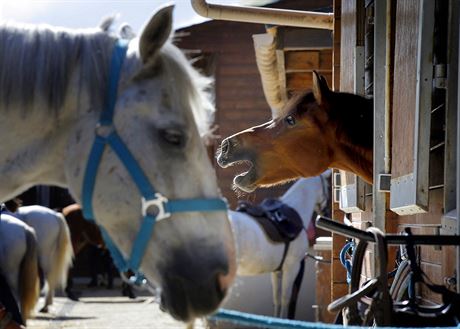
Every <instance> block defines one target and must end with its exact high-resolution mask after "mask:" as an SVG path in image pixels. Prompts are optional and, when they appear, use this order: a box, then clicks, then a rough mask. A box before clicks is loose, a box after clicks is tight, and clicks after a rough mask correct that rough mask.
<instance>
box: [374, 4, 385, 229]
mask: <svg viewBox="0 0 460 329" xmlns="http://www.w3.org/2000/svg"><path fill="white" fill-rule="evenodd" d="M387 2H388V0H379V1H375V3H374V10H375V11H374V13H375V14H374V185H373V187H372V190H373V191H372V206H373V217H374V226H375V227H378V228H379V229H381V230H382V231H383V232H385V212H386V202H385V193H384V192H381V191H380V189H379V177H380V174H387V172H386V170H388V169H386V168H385V145H386V143H387V142H388V141H387V140H386V138H385V136H386V134H385V132H386V120H385V110H386V97H385V95H386V92H385V90H386V87H387V86H386V81H387V80H386V67H387V65H389V63H387V62H386V59H387V42H386V39H387Z"/></svg>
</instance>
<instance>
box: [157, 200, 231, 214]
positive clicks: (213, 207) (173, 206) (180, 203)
mask: <svg viewBox="0 0 460 329" xmlns="http://www.w3.org/2000/svg"><path fill="white" fill-rule="evenodd" d="M227 208H228V206H227V203H226V202H225V201H224V200H223V199H178V200H170V201H168V203H167V204H166V211H168V212H170V213H175V212H187V211H225V210H227Z"/></svg>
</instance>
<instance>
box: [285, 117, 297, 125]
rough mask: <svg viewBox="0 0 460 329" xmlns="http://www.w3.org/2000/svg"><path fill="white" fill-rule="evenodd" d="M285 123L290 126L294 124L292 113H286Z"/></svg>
mask: <svg viewBox="0 0 460 329" xmlns="http://www.w3.org/2000/svg"><path fill="white" fill-rule="evenodd" d="M284 120H285V121H286V123H287V124H288V125H290V126H293V125H295V118H294V117H293V116H292V115H288V116H287V117H286V119H284Z"/></svg>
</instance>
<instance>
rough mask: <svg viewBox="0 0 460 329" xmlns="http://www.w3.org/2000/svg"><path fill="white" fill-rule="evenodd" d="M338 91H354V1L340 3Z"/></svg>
mask: <svg viewBox="0 0 460 329" xmlns="http://www.w3.org/2000/svg"><path fill="white" fill-rule="evenodd" d="M341 19H342V25H341V41H340V42H341V44H342V47H340V62H341V65H340V90H341V91H345V92H353V90H354V79H355V77H354V61H353V56H354V45H355V44H356V0H349V1H343V2H342V17H341Z"/></svg>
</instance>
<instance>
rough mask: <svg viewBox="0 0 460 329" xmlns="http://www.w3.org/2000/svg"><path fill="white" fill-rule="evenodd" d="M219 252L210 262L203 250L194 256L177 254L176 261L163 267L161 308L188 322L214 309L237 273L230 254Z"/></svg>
mask: <svg viewBox="0 0 460 329" xmlns="http://www.w3.org/2000/svg"><path fill="white" fill-rule="evenodd" d="M208 250H209V249H208ZM211 250H212V249H211ZM211 253H212V252H211ZM191 254H193V252H191ZM217 254H220V253H217ZM215 255H216V254H215ZM216 256H217V257H216ZM216 256H214V259H213V261H209V260H208V262H205V261H204V259H206V256H205V255H203V254H200V252H198V253H197V254H196V255H194V257H193V258H189V257H186V258H180V257H179V258H176V257H174V258H173V259H174V261H173V262H172V263H169V265H167V266H165V267H164V268H162V270H161V273H162V277H163V280H162V289H161V309H162V310H164V311H167V312H168V313H169V314H171V316H173V317H174V318H176V319H177V320H180V321H184V322H189V321H191V320H193V319H195V318H198V317H203V316H206V315H208V314H211V313H212V312H214V311H215V310H216V309H217V308H218V307H219V305H220V304H221V302H222V301H223V299H224V298H225V296H226V293H227V290H228V288H229V286H230V284H231V282H232V280H233V277H234V275H235V273H232V272H234V271H233V270H231V269H230V268H231V267H232V266H231V264H230V263H228V262H227V257H226V256H222V257H218V256H219V255H216ZM208 257H209V256H208Z"/></svg>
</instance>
